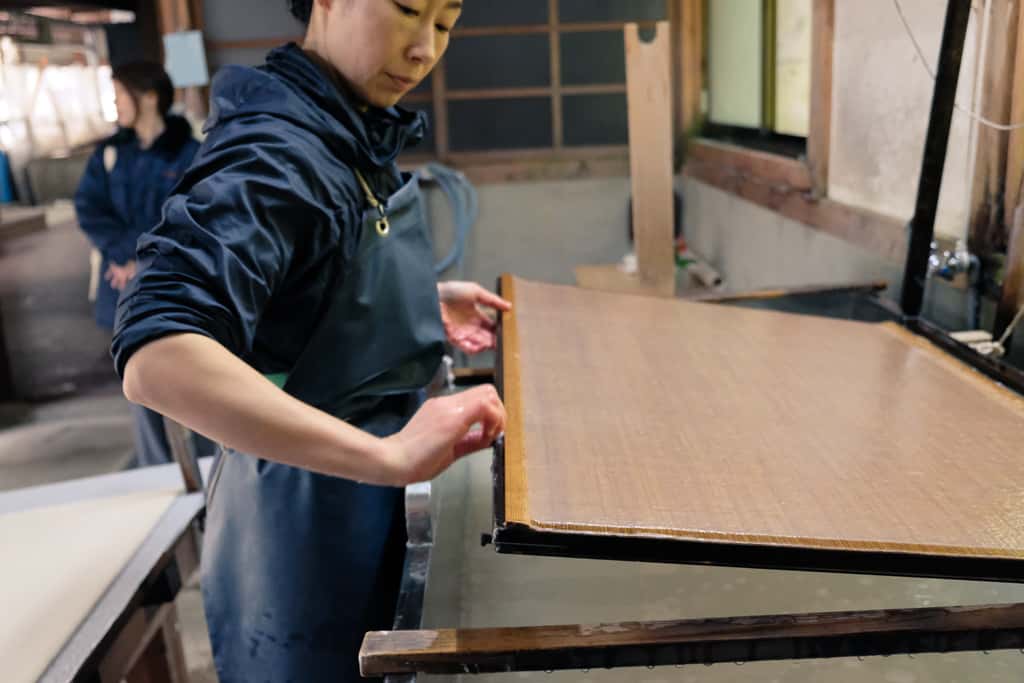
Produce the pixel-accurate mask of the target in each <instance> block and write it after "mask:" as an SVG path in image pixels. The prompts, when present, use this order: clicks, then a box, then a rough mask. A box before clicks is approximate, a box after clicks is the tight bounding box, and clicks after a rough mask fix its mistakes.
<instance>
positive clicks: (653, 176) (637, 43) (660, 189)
mask: <svg viewBox="0 0 1024 683" xmlns="http://www.w3.org/2000/svg"><path fill="white" fill-rule="evenodd" d="M625 38H626V92H627V99H628V109H629V165H630V169H631V173H630V175H631V178H632V194H633V241H634V244H635V246H636V255H637V267H638V272H639V274H640V278H641V279H642V280H645V281H647V283H648V284H651V285H653V286H654V287H656V288H657V289H659V290H664V292H665V294H666V295H668V296H673V295H674V294H675V258H674V256H673V236H672V233H673V226H674V221H673V212H674V210H675V209H674V203H673V193H674V188H673V185H672V147H673V145H672V75H671V74H672V70H671V66H670V50H671V38H670V35H669V25H668V22H659V23H658V27H657V29H656V31H655V37H654V40H653V41H651V42H650V43H644V42H643V41H642V40H641V39H640V32H639V28H638V26H637V25H636V24H626V28H625Z"/></svg>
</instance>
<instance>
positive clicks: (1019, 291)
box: [992, 204, 1024, 339]
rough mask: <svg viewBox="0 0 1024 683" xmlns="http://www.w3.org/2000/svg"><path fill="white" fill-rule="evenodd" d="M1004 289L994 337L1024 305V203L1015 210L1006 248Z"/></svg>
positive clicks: (1020, 330)
mask: <svg viewBox="0 0 1024 683" xmlns="http://www.w3.org/2000/svg"><path fill="white" fill-rule="evenodd" d="M1005 273H1006V274H1005V275H1004V276H1003V291H1002V294H1001V295H1000V297H999V305H998V307H997V308H996V320H995V328H994V330H993V335H992V336H993V337H995V338H996V339H998V338H999V337H1001V336H1002V335H1003V332H1005V331H1006V328H1007V327H1008V326H1009V324H1010V323H1011V322H1012V321H1013V318H1014V316H1016V315H1017V311H1018V310H1020V307H1021V306H1024V204H1021V205H1019V206H1017V209H1016V210H1015V211H1014V212H1013V225H1012V226H1011V230H1010V244H1009V247H1008V248H1007V250H1006V266H1005ZM1016 331H1017V339H1020V338H1022V337H1024V328H1020V327H1019V326H1018V329H1017V330H1016Z"/></svg>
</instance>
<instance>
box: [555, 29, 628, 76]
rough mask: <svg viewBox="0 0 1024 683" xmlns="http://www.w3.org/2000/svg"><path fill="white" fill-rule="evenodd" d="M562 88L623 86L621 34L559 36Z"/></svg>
mask: <svg viewBox="0 0 1024 683" xmlns="http://www.w3.org/2000/svg"><path fill="white" fill-rule="evenodd" d="M561 50H562V85H593V84H597V83H625V82H626V45H625V39H624V38H623V35H622V31H600V32H595V33H592V32H590V31H586V32H580V33H563V34H562V39H561Z"/></svg>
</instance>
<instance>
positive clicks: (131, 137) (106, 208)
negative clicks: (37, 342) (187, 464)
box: [75, 62, 212, 465]
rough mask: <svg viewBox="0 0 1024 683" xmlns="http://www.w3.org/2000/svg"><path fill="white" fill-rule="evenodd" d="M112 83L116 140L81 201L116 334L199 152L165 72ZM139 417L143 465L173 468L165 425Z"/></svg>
mask: <svg viewBox="0 0 1024 683" xmlns="http://www.w3.org/2000/svg"><path fill="white" fill-rule="evenodd" d="M113 81H114V92H115V96H116V105H117V125H118V129H117V132H116V133H114V134H113V135H112V136H111V137H109V138H107V139H106V140H104V141H103V142H101V143H100V144H99V145H98V146H97V148H96V151H95V152H94V153H93V154H92V156H91V157H90V159H89V162H88V164H87V166H86V168H85V173H84V175H83V176H82V180H81V181H80V183H79V186H78V191H77V192H76V193H75V210H76V213H77V214H78V224H79V225H80V226H81V228H82V230H83V231H84V232H85V234H86V235H87V236H88V238H89V241H90V242H91V243H92V245H93V246H94V247H95V248H96V250H97V251H98V252H99V254H100V255H101V257H102V260H101V265H100V274H101V276H102V277H101V278H100V281H99V283H98V288H97V290H96V323H97V324H98V325H99V326H100V327H102V328H104V329H106V330H110V331H113V328H114V314H115V310H116V308H117V300H118V296H119V295H120V293H121V291H122V290H124V288H125V287H126V286H127V285H128V282H129V281H130V280H131V279H132V278H134V277H135V271H136V262H135V243H136V242H137V241H138V239H139V236H140V235H142V233H144V232H146V231H147V230H149V229H150V228H152V227H153V226H155V225H156V224H157V223H159V222H160V214H161V209H162V207H163V203H164V200H165V199H166V198H167V196H168V195H169V194H170V192H171V189H172V188H173V187H174V185H175V184H176V183H177V182H178V179H179V178H180V177H181V176H182V174H183V173H184V172H185V169H187V168H188V166H189V164H191V163H192V158H193V157H194V156H195V153H196V151H197V150H198V149H199V143H198V142H196V140H195V139H194V138H193V136H192V128H191V126H190V125H189V124H188V122H187V121H186V120H185V119H184V118H182V117H180V116H175V115H172V114H171V113H170V109H171V105H172V104H173V102H174V87H173V85H172V84H171V79H170V77H169V76H168V75H167V73H166V72H165V71H164V69H163V67H162V66H160V65H159V64H155V63H151V62H133V63H130V64H124V65H123V66H119V67H116V68H115V69H114V70H113ZM132 410H133V413H134V418H135V434H134V436H135V452H136V459H137V464H139V465H158V464H163V463H167V462H170V460H171V454H170V448H169V446H168V444H167V436H166V433H165V430H164V422H163V417H162V416H161V415H159V414H158V413H155V412H153V411H151V410H148V409H146V408H143V407H141V406H137V405H135V404H132ZM198 445H200V444H199V443H197V446H198ZM202 445H205V447H206V448H205V450H210V449H211V448H212V445H210V444H205V443H204V444H202Z"/></svg>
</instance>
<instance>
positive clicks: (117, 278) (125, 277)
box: [103, 261, 135, 292]
mask: <svg viewBox="0 0 1024 683" xmlns="http://www.w3.org/2000/svg"><path fill="white" fill-rule="evenodd" d="M134 277H135V261H129V262H128V263H126V264H124V265H123V266H119V265H117V264H116V263H111V264H110V266H108V267H107V272H106V273H104V275H103V279H105V280H106V281H107V282H109V283H110V286H111V287H113V288H114V289H116V290H117V291H119V292H120V291H122V290H124V288H125V287H127V286H128V282H129V281H131V279H132V278H134Z"/></svg>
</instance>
